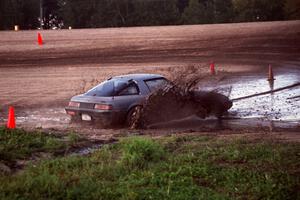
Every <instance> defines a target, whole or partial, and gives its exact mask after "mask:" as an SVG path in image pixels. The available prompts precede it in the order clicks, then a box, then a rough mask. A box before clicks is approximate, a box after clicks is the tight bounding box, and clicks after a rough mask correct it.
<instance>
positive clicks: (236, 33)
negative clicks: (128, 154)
mask: <svg viewBox="0 0 300 200" xmlns="http://www.w3.org/2000/svg"><path fill="white" fill-rule="evenodd" d="M42 34H43V36H44V38H45V45H44V46H43V47H40V46H38V45H37V44H36V31H20V32H0V36H1V37H0V61H1V62H0V93H1V96H0V106H1V107H0V125H4V124H5V122H6V117H7V107H8V106H9V105H13V106H15V107H16V120H17V126H19V127H25V128H40V127H42V128H45V129H58V130H62V131H69V130H76V131H79V132H88V133H89V135H90V137H91V138H101V137H103V138H105V137H110V136H112V135H114V134H126V133H127V132H128V130H127V129H126V128H123V127H121V128H119V127H115V129H101V128H95V127H93V126H90V125H89V124H70V119H69V117H68V116H67V115H66V114H65V111H64V106H65V105H66V103H67V102H68V100H69V99H70V97H72V96H73V95H76V94H79V93H82V92H83V91H86V90H87V89H89V88H91V87H92V86H93V85H95V84H96V83H97V82H99V81H102V80H104V79H106V78H108V77H110V76H114V75H120V74H126V73H159V74H163V75H166V76H167V77H168V78H172V77H169V76H170V73H169V72H170V69H171V71H172V70H173V71H174V70H175V69H176V68H177V67H179V66H186V65H195V66H199V67H201V69H202V70H203V72H204V73H208V71H209V62H210V61H212V60H213V61H215V63H216V69H217V77H218V78H217V81H216V80H215V79H213V80H210V79H205V80H204V81H203V82H201V83H200V85H199V87H200V88H201V89H203V90H214V89H218V90H219V91H221V92H222V91H223V92H224V93H225V94H228V95H229V94H230V96H229V97H230V98H231V99H235V98H238V97H242V96H247V95H250V94H255V93H260V92H264V91H268V90H270V85H269V83H268V81H267V80H266V79H267V71H268V69H267V67H268V65H269V64H272V65H273V66H274V74H275V79H276V80H275V82H274V86H273V87H274V89H276V88H280V87H284V86H288V85H290V84H293V83H296V82H299V81H300V80H299V77H300V72H299V68H300V60H299V58H300V53H299V52H300V21H291V22H268V23H241V24H220V25H204V26H179V27H176V26H170V27H137V28H121V29H89V30H72V31H68V30H63V31H42ZM299 95H300V88H299V87H294V88H291V89H287V90H283V91H280V92H278V93H274V94H267V95H264V96H258V97H254V98H249V99H245V100H240V101H236V102H234V104H233V107H232V108H231V109H230V112H229V115H228V116H227V117H225V119H224V120H222V123H220V122H218V121H217V120H216V119H214V118H211V119H206V120H201V119H198V118H196V117H195V116H191V117H188V118H186V119H181V120H175V121H172V122H168V123H164V124H156V125H153V126H152V128H153V129H152V130H154V129H158V130H159V131H160V130H162V129H166V130H167V131H165V132H172V131H175V132H176V131H177V130H193V131H194V130H211V129H213V130H219V129H235V128H241V129H247V128H248V127H257V126H258V127H266V128H267V129H270V130H271V129H276V127H277V128H293V129H296V130H297V129H298V130H299V126H300V125H299V123H300V110H299V109H300V108H299V106H300V100H299V98H298V97H297V96H299ZM294 97H295V98H294ZM273 127H275V128H273ZM144 132H146V131H144ZM138 133H140V132H139V131H137V134H138Z"/></svg>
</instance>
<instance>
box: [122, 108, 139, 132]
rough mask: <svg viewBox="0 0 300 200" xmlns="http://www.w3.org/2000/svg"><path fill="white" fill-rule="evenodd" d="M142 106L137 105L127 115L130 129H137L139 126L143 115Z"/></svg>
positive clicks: (127, 123)
mask: <svg viewBox="0 0 300 200" xmlns="http://www.w3.org/2000/svg"><path fill="white" fill-rule="evenodd" d="M141 110H142V106H135V107H133V108H131V109H130V110H129V112H128V113H127V117H126V125H127V126H128V127H129V128H130V129H135V128H137V127H138V124H139V120H140V116H141Z"/></svg>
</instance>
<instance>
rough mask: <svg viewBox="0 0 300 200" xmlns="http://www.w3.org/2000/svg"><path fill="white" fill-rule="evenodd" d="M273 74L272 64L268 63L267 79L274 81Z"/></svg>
mask: <svg viewBox="0 0 300 200" xmlns="http://www.w3.org/2000/svg"><path fill="white" fill-rule="evenodd" d="M274 80H275V78H274V74H273V68H272V65H269V77H268V81H274Z"/></svg>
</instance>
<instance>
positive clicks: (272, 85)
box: [268, 80, 274, 94]
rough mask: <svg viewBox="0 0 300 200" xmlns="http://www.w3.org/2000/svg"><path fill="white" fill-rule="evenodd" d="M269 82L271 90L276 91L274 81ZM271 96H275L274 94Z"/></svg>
mask: <svg viewBox="0 0 300 200" xmlns="http://www.w3.org/2000/svg"><path fill="white" fill-rule="evenodd" d="M268 82H269V86H270V90H271V91H273V90H274V80H269V81H268ZM271 94H273V92H272V93H271Z"/></svg>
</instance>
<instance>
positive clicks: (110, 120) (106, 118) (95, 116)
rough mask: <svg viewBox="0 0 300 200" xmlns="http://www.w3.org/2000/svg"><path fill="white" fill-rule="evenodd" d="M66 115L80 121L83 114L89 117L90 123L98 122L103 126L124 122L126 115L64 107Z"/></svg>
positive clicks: (117, 112) (120, 112) (115, 112)
mask: <svg viewBox="0 0 300 200" xmlns="http://www.w3.org/2000/svg"><path fill="white" fill-rule="evenodd" d="M65 110H66V113H67V114H68V115H70V116H71V117H73V118H75V119H79V120H81V116H82V115H83V114H86V115H89V116H91V121H99V122H101V123H104V124H105V125H111V124H116V123H122V122H123V121H124V120H125V117H126V113H125V112H122V111H114V110H111V111H106V110H105V111H104V110H95V109H85V108H74V107H66V108H65Z"/></svg>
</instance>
